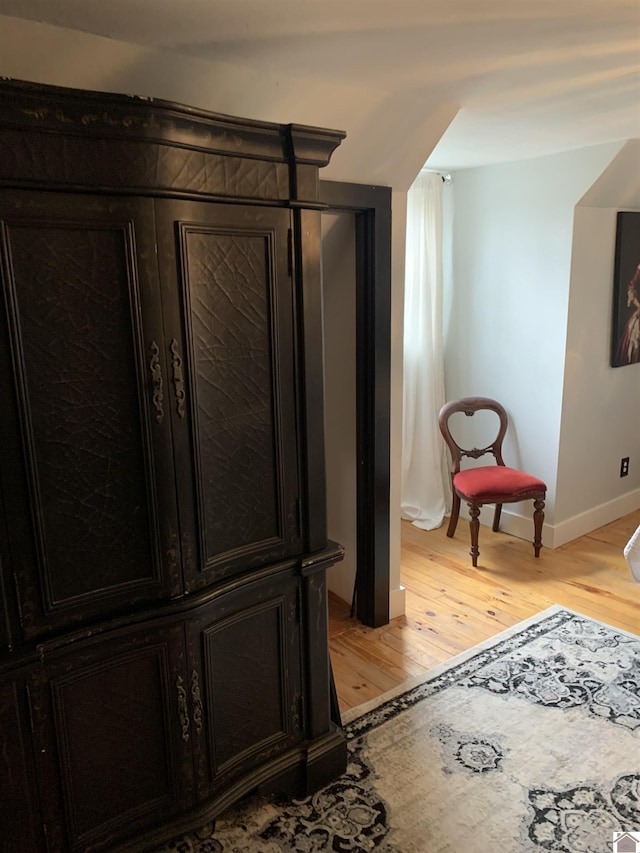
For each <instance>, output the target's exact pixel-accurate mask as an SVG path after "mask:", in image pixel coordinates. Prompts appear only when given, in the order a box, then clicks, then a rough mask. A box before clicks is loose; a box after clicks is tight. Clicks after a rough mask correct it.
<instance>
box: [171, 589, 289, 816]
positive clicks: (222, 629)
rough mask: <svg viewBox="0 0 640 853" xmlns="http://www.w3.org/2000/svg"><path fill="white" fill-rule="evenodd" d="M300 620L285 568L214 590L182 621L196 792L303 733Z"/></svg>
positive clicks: (274, 753) (214, 789)
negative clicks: (209, 598) (219, 592)
mask: <svg viewBox="0 0 640 853" xmlns="http://www.w3.org/2000/svg"><path fill="white" fill-rule="evenodd" d="M299 619H300V613H299V598H298V579H297V577H294V576H292V575H291V574H289V573H286V574H279V575H275V576H273V577H269V578H266V579H263V580H261V581H257V582H255V583H252V584H251V586H250V587H245V588H241V589H239V590H236V591H235V592H230V593H227V594H225V595H222V596H220V597H219V598H218V599H216V600H214V601H212V602H211V603H210V604H209V605H207V606H205V607H203V608H201V609H199V610H197V611H195V613H194V617H193V619H192V620H191V621H190V622H189V623H188V625H187V646H188V669H189V680H190V688H191V698H192V701H193V708H194V726H193V748H194V760H195V770H196V784H197V790H198V795H199V797H200V799H202V800H206V799H207V797H208V796H211V794H214V793H219V792H220V791H221V790H223V789H224V787H225V786H228V785H230V784H232V783H233V782H235V781H236V780H238V779H239V778H242V777H246V776H247V775H248V774H250V773H251V772H252V771H255V770H256V769H259V768H260V767H263V766H264V765H265V763H267V762H268V761H269V760H270V759H273V760H274V761H275V760H276V759H277V758H278V756H280V755H282V754H283V753H284V752H286V751H287V749H289V748H291V747H293V746H295V744H296V743H298V742H299V741H300V740H302V738H303V719H302V716H303V708H302V693H301V660H300V626H299ZM257 781H263V779H260V780H257Z"/></svg>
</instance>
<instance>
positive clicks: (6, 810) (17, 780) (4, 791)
mask: <svg viewBox="0 0 640 853" xmlns="http://www.w3.org/2000/svg"><path fill="white" fill-rule="evenodd" d="M26 689H27V688H26V683H25V679H24V677H22V675H21V674H20V673H16V674H14V675H13V676H6V677H4V678H2V679H0V853H16V851H20V853H41V851H42V850H44V849H46V848H45V846H44V845H45V841H44V834H43V822H42V819H41V817H40V807H39V804H38V796H37V786H36V783H35V765H34V761H33V749H32V745H31V730H30V728H29V725H28V723H27V720H28V712H27V694H26Z"/></svg>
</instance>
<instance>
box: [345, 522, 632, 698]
mask: <svg viewBox="0 0 640 853" xmlns="http://www.w3.org/2000/svg"><path fill="white" fill-rule="evenodd" d="M639 524H640V511H638V512H634V513H631V514H630V515H627V516H625V517H624V518H621V519H619V520H618V521H615V522H613V523H611V524H608V525H606V526H605V527H601V528H600V529H598V530H594V531H593V532H592V533H590V534H588V535H587V536H583V537H581V538H580V539H576V540H574V541H573V542H568V543H567V544H566V545H563V546H562V547H560V548H556V549H554V550H551V549H544V548H543V550H542V552H541V554H540V558H539V559H537V560H536V559H535V558H534V556H533V547H532V546H531V544H530V543H529V542H525V541H523V540H522V539H516V538H514V537H512V536H507V535H506V534H503V533H493V532H492V531H491V529H490V528H487V527H481V528H480V541H479V545H480V558H479V560H478V563H479V565H478V567H477V568H475V569H474V568H473V566H472V565H471V558H470V556H469V538H468V537H469V525H468V524H467V523H466V520H463V519H462V518H461V519H460V522H459V524H458V529H457V531H456V535H455V537H454V538H453V539H448V538H447V536H446V524H445V525H443V526H442V527H441V528H439V529H438V530H432V531H425V530H419V529H418V528H416V527H413V525H411V524H410V523H409V522H404V521H403V522H402V568H401V583H402V585H403V586H404V587H405V589H406V615H405V616H402V617H399V618H397V619H393V620H392V621H391V622H390V623H389V625H385V626H383V627H382V628H376V629H373V628H366V627H365V626H364V625H361V624H359V623H358V622H356V621H355V620H352V619H350V618H349V607H348V605H346V604H344V603H343V602H342V601H341V600H340V599H338V598H336V597H334V596H330V601H329V635H330V647H331V660H332V664H333V670H334V677H335V680H336V689H337V693H338V700H339V704H340V708H341V710H342V711H345V710H346V709H348V708H352V707H354V706H356V705H360V704H361V703H363V702H366V701H368V700H369V699H373V698H375V697H377V696H379V695H381V694H382V693H384V692H386V691H387V690H390V689H391V688H393V687H395V686H396V685H398V684H401V683H402V682H403V681H405V680H406V679H408V678H411V677H412V676H414V675H419V674H420V673H423V672H425V671H426V670H428V669H429V668H430V667H433V666H435V665H436V664H438V663H440V662H442V661H445V660H448V659H449V658H451V657H453V656H454V655H456V654H458V653H459V652H461V651H464V650H465V649H468V648H471V646H474V645H476V644H477V643H479V642H481V641H482V640H485V639H487V638H488V637H492V636H494V635H495V634H497V633H499V632H500V631H502V630H504V629H505V628H508V627H510V626H511V625H515V624H516V623H517V622H520V621H521V620H522V619H526V618H527V617H529V616H533V615H534V614H536V613H539V612H540V611H541V610H544V609H545V608H546V607H549V606H550V605H552V604H562V605H564V606H565V607H569V608H571V609H572V610H577V611H578V612H580V613H584V614H585V616H591V617H593V618H596V619H600V620H601V621H603V622H607V623H608V624H610V625H613V626H615V627H618V628H623V629H625V630H627V631H631V632H633V633H636V634H640V584H638V583H636V582H635V581H634V579H633V576H632V575H631V572H630V570H629V568H628V566H627V564H626V562H625V560H624V555H623V553H622V552H623V548H624V546H625V544H626V543H627V542H628V540H629V538H630V536H631V534H632V533H633V532H634V530H635V529H636V527H637V526H638V525H639Z"/></svg>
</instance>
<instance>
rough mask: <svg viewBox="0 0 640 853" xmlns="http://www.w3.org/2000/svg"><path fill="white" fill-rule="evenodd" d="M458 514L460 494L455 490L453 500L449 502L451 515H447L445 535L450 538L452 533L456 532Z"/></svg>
mask: <svg viewBox="0 0 640 853" xmlns="http://www.w3.org/2000/svg"><path fill="white" fill-rule="evenodd" d="M459 515H460V495H457V494H456V493H455V492H454V493H453V500H452V502H451V516H450V517H449V527H448V528H447V536H448V537H449V538H451V537H452V536H453V534H454V533H455V532H456V526H457V524H458V516H459Z"/></svg>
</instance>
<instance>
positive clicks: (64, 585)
mask: <svg viewBox="0 0 640 853" xmlns="http://www.w3.org/2000/svg"><path fill="white" fill-rule="evenodd" d="M0 220H1V227H2V242H1V243H0V254H1V272H2V288H3V299H2V303H0V354H1V356H2V358H3V362H4V363H5V364H6V365H7V366H8V367H7V372H6V380H5V381H3V383H2V386H1V388H0V408H1V410H2V418H1V419H0V445H1V450H0V478H1V483H2V491H3V493H4V496H5V503H6V505H7V506H6V508H7V513H8V523H7V528H8V531H9V533H8V540H9V541H8V542H3V543H1V544H0V548H1V549H2V550H1V554H0V555H1V557H2V562H3V564H4V567H5V569H6V570H7V571H8V573H9V574H13V578H12V579H11V580H12V581H15V585H16V587H17V590H18V597H19V600H20V608H21V618H22V621H23V624H24V631H25V635H26V636H27V637H33V636H37V635H38V634H42V633H44V632H45V630H46V631H49V632H51V631H53V630H55V629H59V628H60V627H63V626H68V625H73V624H74V623H77V622H81V621H87V620H88V619H90V618H95V617H97V616H108V615H109V614H112V613H116V612H118V611H121V610H122V608H123V607H132V606H135V605H136V604H139V603H141V602H144V601H151V600H154V599H158V598H168V597H170V596H171V595H172V594H176V593H178V592H179V591H180V566H179V551H178V549H179V542H178V523H177V510H176V501H175V490H174V485H173V461H172V448H171V425H170V415H169V412H168V406H169V400H168V389H167V380H168V377H167V373H166V369H167V368H166V364H165V358H164V347H163V340H162V334H163V330H162V313H161V305H160V293H159V281H158V271H157V259H156V253H155V240H154V221H153V202H152V201H151V200H145V199H139V200H126V199H114V198H105V197H93V196H87V195H83V196H80V195H72V194H60V195H56V194H49V193H22V192H19V191H8V190H3V191H2V195H1V196H0ZM9 496H10V499H9ZM12 586H13V583H12Z"/></svg>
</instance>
